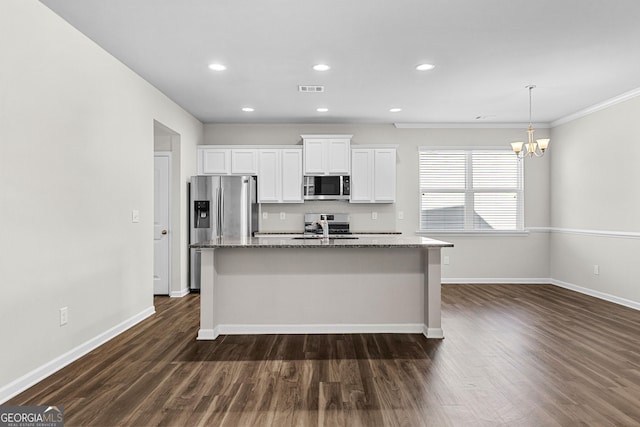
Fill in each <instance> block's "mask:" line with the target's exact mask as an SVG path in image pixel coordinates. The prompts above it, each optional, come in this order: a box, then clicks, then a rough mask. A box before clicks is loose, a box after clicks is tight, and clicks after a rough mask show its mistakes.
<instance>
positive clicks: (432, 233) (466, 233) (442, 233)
mask: <svg viewBox="0 0 640 427" xmlns="http://www.w3.org/2000/svg"><path fill="white" fill-rule="evenodd" d="M529 234H530V232H529V230H512V231H511V230H510V231H496V230H492V231H477V230H475V231H461V230H451V231H447V230H439V231H435V230H434V231H423V230H418V231H416V235H417V236H425V237H430V236H465V237H466V236H491V237H498V236H499V237H522V236H528V235H529Z"/></svg>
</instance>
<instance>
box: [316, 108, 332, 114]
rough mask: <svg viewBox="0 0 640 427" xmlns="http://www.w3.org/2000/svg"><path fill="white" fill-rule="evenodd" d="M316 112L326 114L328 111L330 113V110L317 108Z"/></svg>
mask: <svg viewBox="0 0 640 427" xmlns="http://www.w3.org/2000/svg"><path fill="white" fill-rule="evenodd" d="M316 111H317V112H318V113H326V112H327V111H329V109H328V108H326V107H319V108H316Z"/></svg>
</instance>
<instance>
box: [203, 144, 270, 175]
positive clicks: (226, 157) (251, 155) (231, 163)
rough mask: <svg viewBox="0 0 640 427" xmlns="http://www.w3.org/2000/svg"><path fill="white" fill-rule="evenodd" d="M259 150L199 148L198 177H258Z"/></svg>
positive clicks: (215, 147)
mask: <svg viewBox="0 0 640 427" xmlns="http://www.w3.org/2000/svg"><path fill="white" fill-rule="evenodd" d="M257 173H258V150H257V149H255V148H234V147H229V146H210V145H208V146H207V145H202V146H200V147H198V175H257Z"/></svg>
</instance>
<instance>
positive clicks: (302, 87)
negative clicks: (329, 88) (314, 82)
mask: <svg viewBox="0 0 640 427" xmlns="http://www.w3.org/2000/svg"><path fill="white" fill-rule="evenodd" d="M298 92H303V93H319V92H324V86H308V85H300V86H298Z"/></svg>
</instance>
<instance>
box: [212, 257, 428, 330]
mask: <svg viewBox="0 0 640 427" xmlns="http://www.w3.org/2000/svg"><path fill="white" fill-rule="evenodd" d="M216 257H217V258H216V262H217V265H218V267H217V275H218V276H217V278H218V280H217V284H218V285H217V289H216V292H217V294H216V295H217V299H218V300H219V311H218V314H219V316H218V317H217V320H218V324H219V331H220V333H221V334H238V333H240V334H242V333H247V334H252V333H358V332H402V333H422V330H423V324H424V320H423V319H424V313H423V292H424V291H423V287H424V280H425V279H424V267H423V262H422V258H423V256H422V249H421V248H339V247H328V248H303V249H300V248H268V249H265V248H262V249H256V248H253V249H251V248H244V249H234V248H221V249H218V250H217V252H216Z"/></svg>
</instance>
